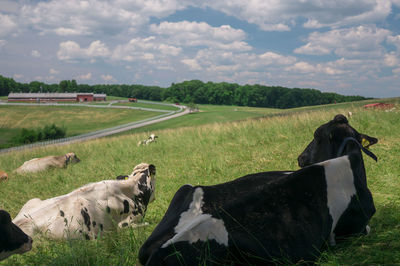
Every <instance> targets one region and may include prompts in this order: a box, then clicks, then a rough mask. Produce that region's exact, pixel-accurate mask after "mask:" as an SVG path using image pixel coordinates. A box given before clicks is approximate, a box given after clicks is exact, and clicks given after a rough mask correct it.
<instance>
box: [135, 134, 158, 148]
mask: <svg viewBox="0 0 400 266" xmlns="http://www.w3.org/2000/svg"><path fill="white" fill-rule="evenodd" d="M156 138H158V136H156V135H154V134H151V135H150V136H149V138H148V139H145V140H141V141H139V142H138V144H137V146H138V147H139V146H142V145H149V144H150V143H152V142H156Z"/></svg>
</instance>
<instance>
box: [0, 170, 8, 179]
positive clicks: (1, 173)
mask: <svg viewBox="0 0 400 266" xmlns="http://www.w3.org/2000/svg"><path fill="white" fill-rule="evenodd" d="M7 180H8V175H7V173H6V172H3V171H0V182H1V181H7Z"/></svg>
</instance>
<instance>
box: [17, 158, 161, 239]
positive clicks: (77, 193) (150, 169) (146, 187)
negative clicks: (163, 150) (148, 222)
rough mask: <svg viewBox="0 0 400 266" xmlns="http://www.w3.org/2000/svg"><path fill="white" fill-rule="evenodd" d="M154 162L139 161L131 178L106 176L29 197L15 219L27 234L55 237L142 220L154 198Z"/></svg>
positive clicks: (87, 234) (92, 232) (94, 233)
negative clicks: (58, 191)
mask: <svg viewBox="0 0 400 266" xmlns="http://www.w3.org/2000/svg"><path fill="white" fill-rule="evenodd" d="M155 173H156V168H155V166H154V165H151V164H146V163H142V164H139V165H137V166H136V167H135V168H134V170H133V173H132V174H131V175H129V177H128V179H127V180H105V181H101V182H97V183H91V184H88V185H85V186H83V187H81V188H79V189H76V190H74V191H72V192H71V193H69V194H66V195H63V196H59V197H55V198H51V199H47V200H40V199H31V200H29V201H28V202H27V203H26V204H25V205H24V206H23V207H22V209H21V211H20V212H19V213H18V215H17V216H16V217H15V219H14V220H13V222H14V223H15V224H16V225H17V226H19V227H20V228H21V229H22V230H23V231H24V232H25V233H26V234H28V235H33V234H34V233H36V232H41V233H44V234H46V235H47V236H48V237H51V238H78V237H80V236H84V237H85V238H86V239H93V238H96V237H97V235H98V234H99V232H101V231H105V230H112V229H115V228H116V226H117V225H118V226H119V227H125V226H134V225H135V224H137V223H140V222H141V221H142V219H143V217H144V215H145V212H146V210H147V205H148V203H149V202H152V201H153V200H154V190H155Z"/></svg>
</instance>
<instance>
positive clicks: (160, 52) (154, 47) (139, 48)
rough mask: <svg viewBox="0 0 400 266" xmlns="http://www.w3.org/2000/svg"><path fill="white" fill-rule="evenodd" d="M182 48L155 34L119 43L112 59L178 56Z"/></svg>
mask: <svg viewBox="0 0 400 266" xmlns="http://www.w3.org/2000/svg"><path fill="white" fill-rule="evenodd" d="M181 52H182V48H180V47H176V46H173V45H168V44H165V43H163V42H161V41H160V40H157V39H156V37H155V36H151V37H148V38H134V39H132V40H130V41H129V43H127V44H124V45H118V46H117V47H116V48H115V49H114V51H113V54H112V59H113V60H117V61H128V62H133V61H141V60H144V61H150V62H152V61H154V60H155V59H160V58H165V57H170V56H172V57H174V56H178V55H179V54H180V53H181Z"/></svg>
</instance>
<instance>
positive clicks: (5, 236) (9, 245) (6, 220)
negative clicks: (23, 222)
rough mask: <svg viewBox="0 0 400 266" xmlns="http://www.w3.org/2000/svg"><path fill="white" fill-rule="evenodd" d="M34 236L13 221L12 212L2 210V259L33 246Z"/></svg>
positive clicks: (0, 258)
mask: <svg viewBox="0 0 400 266" xmlns="http://www.w3.org/2000/svg"><path fill="white" fill-rule="evenodd" d="M32 242H33V241H32V238H30V237H29V236H27V235H26V234H25V233H24V232H22V230H21V229H20V228H19V227H18V226H16V225H15V224H13V223H12V222H11V217H10V214H9V213H8V212H6V211H4V210H0V260H4V259H6V258H7V257H9V256H11V255H13V254H22V253H25V252H27V251H29V250H31V248H32Z"/></svg>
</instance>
